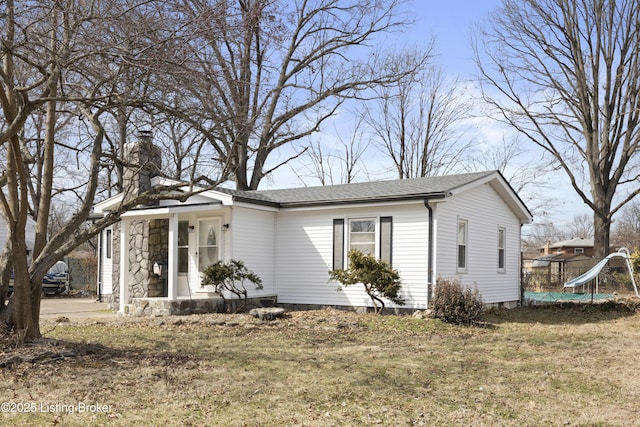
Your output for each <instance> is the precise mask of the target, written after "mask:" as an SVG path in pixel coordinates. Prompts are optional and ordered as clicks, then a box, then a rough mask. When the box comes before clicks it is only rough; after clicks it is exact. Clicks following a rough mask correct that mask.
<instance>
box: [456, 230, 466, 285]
mask: <svg viewBox="0 0 640 427" xmlns="http://www.w3.org/2000/svg"><path fill="white" fill-rule="evenodd" d="M461 223H463V224H464V247H465V250H464V258H465V259H464V261H465V262H464V267H460V246H461V245H460V224H461ZM468 268H469V221H468V220H466V219H463V218H458V221H457V222H456V271H457V272H458V273H466V272H467V270H468Z"/></svg>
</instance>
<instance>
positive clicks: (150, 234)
mask: <svg viewBox="0 0 640 427" xmlns="http://www.w3.org/2000/svg"><path fill="white" fill-rule="evenodd" d="M121 224H122V223H121V222H119V223H117V224H114V227H113V246H112V247H113V253H112V255H113V256H112V262H113V275H112V281H113V293H112V294H111V297H110V299H109V302H110V303H111V304H115V303H118V302H119V300H120V226H121ZM128 247H129V253H128V257H129V274H128V279H127V280H128V282H129V296H130V297H131V298H154V297H165V296H167V274H168V272H167V264H168V261H169V220H167V219H152V220H134V221H131V226H130V229H129V245H128ZM155 262H157V263H158V264H159V265H160V266H162V274H161V276H160V277H158V276H156V275H155V274H153V264H154V263H155Z"/></svg>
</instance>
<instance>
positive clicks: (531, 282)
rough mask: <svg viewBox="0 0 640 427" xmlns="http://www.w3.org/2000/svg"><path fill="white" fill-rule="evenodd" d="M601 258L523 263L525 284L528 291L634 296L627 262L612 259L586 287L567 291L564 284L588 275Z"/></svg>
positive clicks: (551, 258)
mask: <svg viewBox="0 0 640 427" xmlns="http://www.w3.org/2000/svg"><path fill="white" fill-rule="evenodd" d="M600 260H601V259H597V258H590V257H585V256H572V257H566V256H563V255H549V256H544V257H539V258H536V259H525V260H523V272H522V285H523V288H524V291H525V292H568V293H592V292H593V293H601V294H614V293H617V294H629V293H633V292H634V290H633V284H632V282H631V277H630V276H629V270H628V268H627V265H626V263H625V260H623V259H621V258H613V259H611V260H609V263H608V264H607V265H606V266H605V267H604V268H603V269H602V271H601V272H600V274H599V275H598V277H597V278H596V279H594V280H592V281H591V282H589V283H586V284H585V285H584V286H578V287H576V288H575V289H574V288H565V287H564V284H565V283H566V282H567V281H569V280H571V279H573V278H575V277H578V276H580V275H581V274H583V273H585V272H587V271H588V270H589V269H591V268H592V267H593V266H595V265H596V264H597V263H598V262H599V261H600Z"/></svg>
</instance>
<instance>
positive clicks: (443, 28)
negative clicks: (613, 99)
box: [262, 0, 590, 227]
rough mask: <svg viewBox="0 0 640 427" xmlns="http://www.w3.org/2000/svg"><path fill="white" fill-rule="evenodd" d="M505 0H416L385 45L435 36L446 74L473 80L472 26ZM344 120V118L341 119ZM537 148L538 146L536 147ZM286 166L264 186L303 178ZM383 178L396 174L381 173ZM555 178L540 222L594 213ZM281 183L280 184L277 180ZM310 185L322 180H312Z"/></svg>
mask: <svg viewBox="0 0 640 427" xmlns="http://www.w3.org/2000/svg"><path fill="white" fill-rule="evenodd" d="M501 3H502V1H501V0H413V2H411V3H409V4H408V8H409V10H410V13H411V15H412V17H413V18H414V19H415V20H416V22H415V24H414V25H413V26H412V27H411V28H410V29H408V30H407V31H405V32H404V33H403V34H398V35H397V36H396V37H389V38H388V39H385V47H388V48H398V49H400V48H402V47H411V46H419V45H420V44H421V43H428V42H429V41H430V40H431V39H432V38H434V37H435V53H436V54H437V57H436V62H437V63H438V64H439V65H440V66H441V67H442V69H443V71H444V72H445V73H446V74H449V75H451V76H452V77H453V76H455V77H460V78H462V79H470V80H472V79H473V78H474V77H475V76H476V75H477V71H476V65H475V63H474V60H473V50H472V48H471V41H470V36H471V32H472V28H473V27H475V26H477V25H479V24H483V23H484V22H486V20H487V18H488V17H489V15H490V14H491V12H493V11H495V10H496V9H497V8H499V7H500V5H501ZM337 121H340V119H337ZM481 122H482V123H481V124H480V125H479V127H478V129H477V132H478V133H479V134H481V136H480V139H482V138H484V139H485V140H486V139H496V138H501V135H502V133H503V132H504V130H503V129H501V128H500V127H499V125H497V124H496V123H495V122H494V121H492V120H490V119H486V120H482V121H481ZM532 149H533V150H535V148H534V147H532ZM288 172H289V173H287V168H282V170H280V171H278V173H277V174H276V176H277V178H276V179H274V180H273V181H271V185H269V184H267V183H266V182H265V183H264V184H267V185H266V186H264V184H263V187H262V188H267V187H270V186H272V185H274V184H275V186H276V187H291V186H298V185H300V182H299V181H298V180H297V179H296V178H295V177H294V176H292V175H291V174H290V172H291V171H290V170H289V171H288ZM381 178H387V179H388V178H393V176H390V177H381ZM550 180H552V181H553V182H554V198H555V201H554V202H553V203H550V204H551V205H552V206H550V209H549V213H550V214H551V218H541V217H537V218H536V219H535V220H536V222H546V221H549V220H551V221H553V222H555V223H556V225H558V226H560V227H562V226H563V225H565V224H566V223H568V222H570V221H571V220H572V219H573V217H574V215H575V214H578V213H590V210H589V209H588V208H587V207H586V205H584V204H583V202H582V201H581V200H580V199H579V198H578V197H577V195H575V193H574V191H573V189H571V188H570V185H569V183H568V179H567V178H566V177H565V176H564V174H562V173H556V176H554V177H552V178H550ZM276 183H277V184H276ZM308 184H309V185H318V183H317V182H316V183H312V182H309V183H308Z"/></svg>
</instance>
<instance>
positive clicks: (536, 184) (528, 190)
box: [469, 137, 555, 216]
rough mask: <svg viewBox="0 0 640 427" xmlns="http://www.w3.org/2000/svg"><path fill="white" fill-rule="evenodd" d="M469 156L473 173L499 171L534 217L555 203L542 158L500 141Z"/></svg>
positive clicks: (518, 144)
mask: <svg viewBox="0 0 640 427" xmlns="http://www.w3.org/2000/svg"><path fill="white" fill-rule="evenodd" d="M485 145H486V146H485V147H483V148H476V149H474V150H472V151H471V153H470V156H469V157H470V160H469V165H470V166H469V167H470V169H472V170H476V171H481V170H498V171H500V172H501V173H502V174H503V175H504V177H505V178H506V180H507V181H508V182H509V184H510V185H511V186H512V187H513V189H514V190H515V191H516V193H518V195H519V196H520V197H522V198H523V201H524V202H525V204H526V205H527V207H528V208H529V210H530V211H531V212H532V213H533V214H534V216H537V215H543V214H544V212H546V211H549V209H550V208H551V207H552V206H553V203H554V202H555V201H554V200H553V199H552V197H551V196H550V193H551V192H549V191H548V190H549V188H550V187H551V186H552V185H553V182H552V181H550V180H549V179H548V176H549V175H550V174H551V172H552V167H551V164H550V162H549V161H548V160H547V159H545V158H544V156H537V157H536V156H535V155H533V154H532V153H531V152H530V151H528V150H527V149H526V148H525V147H524V145H523V144H522V143H521V142H520V141H519V140H518V138H514V139H509V140H508V139H506V138H505V137H503V138H502V139H501V140H500V141H497V142H496V143H495V144H485Z"/></svg>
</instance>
